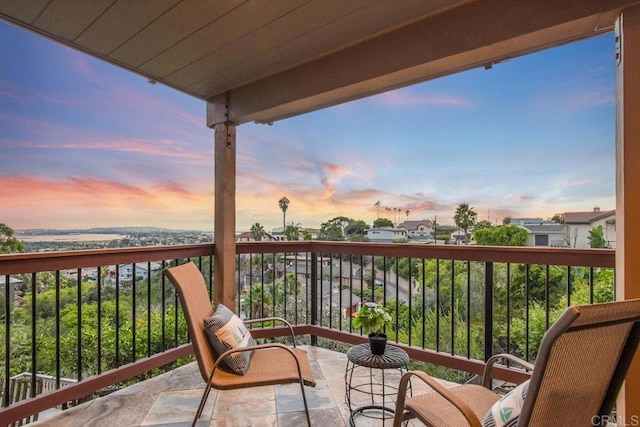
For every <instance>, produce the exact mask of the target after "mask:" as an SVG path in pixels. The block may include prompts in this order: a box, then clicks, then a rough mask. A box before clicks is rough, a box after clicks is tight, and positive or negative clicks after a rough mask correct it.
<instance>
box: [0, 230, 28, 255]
mask: <svg viewBox="0 0 640 427" xmlns="http://www.w3.org/2000/svg"><path fill="white" fill-rule="evenodd" d="M17 252H24V244H22V242H21V241H20V240H18V239H16V238H15V237H13V229H12V228H11V227H9V226H7V225H5V224H2V223H0V254H12V253H17Z"/></svg>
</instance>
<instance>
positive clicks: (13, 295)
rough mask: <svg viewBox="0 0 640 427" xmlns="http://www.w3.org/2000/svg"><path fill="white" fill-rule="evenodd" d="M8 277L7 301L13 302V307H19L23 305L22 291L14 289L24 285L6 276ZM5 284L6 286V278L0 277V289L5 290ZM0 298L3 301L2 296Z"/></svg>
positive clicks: (20, 281) (16, 279)
mask: <svg viewBox="0 0 640 427" xmlns="http://www.w3.org/2000/svg"><path fill="white" fill-rule="evenodd" d="M8 277H9V301H13V304H14V305H15V306H21V305H23V299H22V291H20V290H18V289H16V288H17V287H19V286H21V285H22V284H24V281H23V280H22V279H19V278H17V277H14V276H8ZM6 284H7V276H5V275H0V289H3V290H4V289H6V287H5V285H6ZM2 296H3V300H4V294H3V295H2Z"/></svg>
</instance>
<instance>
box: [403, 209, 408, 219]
mask: <svg viewBox="0 0 640 427" xmlns="http://www.w3.org/2000/svg"><path fill="white" fill-rule="evenodd" d="M404 213H405V215H407V221H409V209H407V210H406V211H404Z"/></svg>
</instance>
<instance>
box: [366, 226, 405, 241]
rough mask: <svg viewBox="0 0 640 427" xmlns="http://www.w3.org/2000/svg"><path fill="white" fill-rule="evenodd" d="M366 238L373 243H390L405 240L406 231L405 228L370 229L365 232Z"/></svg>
mask: <svg viewBox="0 0 640 427" xmlns="http://www.w3.org/2000/svg"><path fill="white" fill-rule="evenodd" d="M366 232H367V238H368V239H369V241H370V242H373V243H392V242H395V241H398V240H407V239H408V235H407V230H406V229H405V228H391V227H382V228H370V229H368V230H366Z"/></svg>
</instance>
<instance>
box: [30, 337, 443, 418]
mask: <svg viewBox="0 0 640 427" xmlns="http://www.w3.org/2000/svg"><path fill="white" fill-rule="evenodd" d="M303 348H305V349H306V350H307V354H308V356H309V361H310V363H311V366H312V368H313V371H314V376H315V378H316V382H317V386H316V387H315V388H311V387H305V390H306V394H307V400H308V404H309V412H310V415H311V423H312V425H314V426H316V425H317V426H323V427H334V426H336V427H346V426H349V417H350V411H349V408H348V406H347V404H346V399H345V368H346V364H347V357H346V355H345V354H343V353H338V352H335V351H331V350H326V349H323V348H319V347H303ZM380 373H381V371H380V370H377V369H374V370H373V371H372V374H373V377H371V376H370V372H369V369H367V368H361V367H358V368H356V370H355V371H354V375H353V379H352V386H354V385H357V384H365V383H367V384H368V383H369V382H373V383H381V379H382V378H381V377H380ZM399 376H400V374H399V373H398V372H396V371H391V370H386V371H385V384H387V385H389V384H397V382H398V379H399ZM371 378H373V381H372V380H371ZM417 383H418V381H413V393H414V394H420V393H423V392H428V390H429V389H428V387H427V386H425V385H424V384H417ZM443 383H445V382H444V381H443ZM445 385H447V386H452V385H455V384H453V383H445ZM203 389H204V381H203V380H202V378H201V376H200V373H199V371H198V368H197V366H196V364H195V362H194V363H191V364H188V365H185V366H182V367H180V368H178V369H175V370H173V371H171V372H167V373H165V374H162V375H159V376H157V377H155V378H152V379H150V380H147V381H144V382H141V383H139V384H136V385H133V386H131V387H128V388H125V389H122V390H119V391H117V392H114V393H112V394H110V395H108V396H105V397H101V398H98V399H95V400H93V401H90V402H86V403H84V404H82V405H79V406H76V407H74V408H71V409H68V410H66V411H63V412H60V413H58V414H56V415H53V416H51V417H49V418H46V419H44V420H41V421H39V422H37V423H35V424H32V425H34V426H52V427H67V426H68V427H76V426H78V427H79V426H109V427H128V426H167V427H168V426H189V425H191V420H192V419H193V416H194V415H195V412H196V409H197V407H198V404H199V402H200V398H201V396H202V391H203ZM381 399H382V398H381V397H376V398H375V401H374V403H375V404H380V403H382V402H381ZM394 401H395V392H393V393H392V395H391V396H389V397H387V398H385V404H386V406H388V407H391V408H393V407H394ZM351 402H352V405H353V406H354V407H355V406H360V405H366V404H371V398H370V397H368V396H366V395H364V394H361V393H357V392H352V393H351ZM379 414H380V412H373V413H370V415H379ZM390 417H391V415H389V414H387V419H386V420H385V421H384V422H383V421H382V420H376V419H373V418H370V417H366V416H362V415H357V416H356V417H355V418H354V422H355V425H356V426H357V427H360V426H363V427H364V426H367V427H368V426H383V425H387V426H390V425H392V419H391V418H390ZM305 424H306V422H305V414H304V406H303V403H302V397H301V395H300V386H299V385H298V384H288V385H276V386H264V387H254V388H250V389H242V390H226V391H217V390H212V391H211V394H210V395H209V399H208V400H207V403H206V406H205V408H204V412H203V414H202V416H201V417H200V419H199V421H198V426H225V427H226V426H256V427H258V426H278V427H298V426H304V425H305ZM409 425H421V424H420V423H417V422H415V421H411V422H410V423H409Z"/></svg>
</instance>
